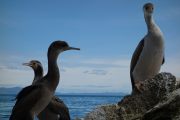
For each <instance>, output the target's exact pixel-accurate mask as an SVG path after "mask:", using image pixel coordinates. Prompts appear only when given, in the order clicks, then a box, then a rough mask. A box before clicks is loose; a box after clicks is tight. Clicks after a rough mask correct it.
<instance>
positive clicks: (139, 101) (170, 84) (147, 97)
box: [118, 73, 176, 120]
mask: <svg viewBox="0 0 180 120" xmlns="http://www.w3.org/2000/svg"><path fill="white" fill-rule="evenodd" d="M175 83H176V78H175V77H174V76H173V75H172V74H170V73H160V74H158V75H156V76H155V77H154V78H153V79H146V80H145V81H144V83H143V88H144V91H143V93H141V94H133V95H129V96H126V97H124V99H122V101H120V102H119V103H118V105H119V109H118V113H119V116H120V118H121V119H122V120H136V119H141V118H142V116H143V115H144V114H145V113H146V112H147V111H148V110H149V109H151V108H152V107H153V106H155V105H156V104H157V103H159V101H160V100H161V99H162V98H163V97H164V96H165V95H167V94H168V93H170V92H172V91H173V90H175V88H176V86H175Z"/></svg>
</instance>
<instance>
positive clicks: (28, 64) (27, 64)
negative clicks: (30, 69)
mask: <svg viewBox="0 0 180 120" xmlns="http://www.w3.org/2000/svg"><path fill="white" fill-rule="evenodd" d="M22 65H25V66H31V64H30V63H23V64H22Z"/></svg>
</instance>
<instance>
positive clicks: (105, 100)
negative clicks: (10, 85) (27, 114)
mask: <svg viewBox="0 0 180 120" xmlns="http://www.w3.org/2000/svg"><path fill="white" fill-rule="evenodd" d="M58 97H60V98H61V99H62V100H63V101H64V103H65V104H66V105H67V106H68V108H69V111H70V115H71V119H72V120H74V119H75V118H76V117H78V118H83V117H84V116H85V115H86V114H87V113H88V112H90V111H91V110H93V109H94V108H96V107H97V106H99V105H105V104H114V103H117V102H118V101H120V100H121V99H122V97H121V96H97V95H61V96H58ZM14 98H15V95H0V120H9V116H10V114H11V110H12V107H13V106H14V103H15V101H14V100H13V99H14Z"/></svg>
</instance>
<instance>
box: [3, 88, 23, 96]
mask: <svg viewBox="0 0 180 120" xmlns="http://www.w3.org/2000/svg"><path fill="white" fill-rule="evenodd" d="M21 89H22V88H20V87H12V88H5V87H0V94H17V93H18V92H19V91H20V90H21Z"/></svg>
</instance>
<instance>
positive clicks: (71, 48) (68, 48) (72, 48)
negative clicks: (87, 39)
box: [65, 47, 80, 50]
mask: <svg viewBox="0 0 180 120" xmlns="http://www.w3.org/2000/svg"><path fill="white" fill-rule="evenodd" d="M65 50H80V48H75V47H67V48H65Z"/></svg>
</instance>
